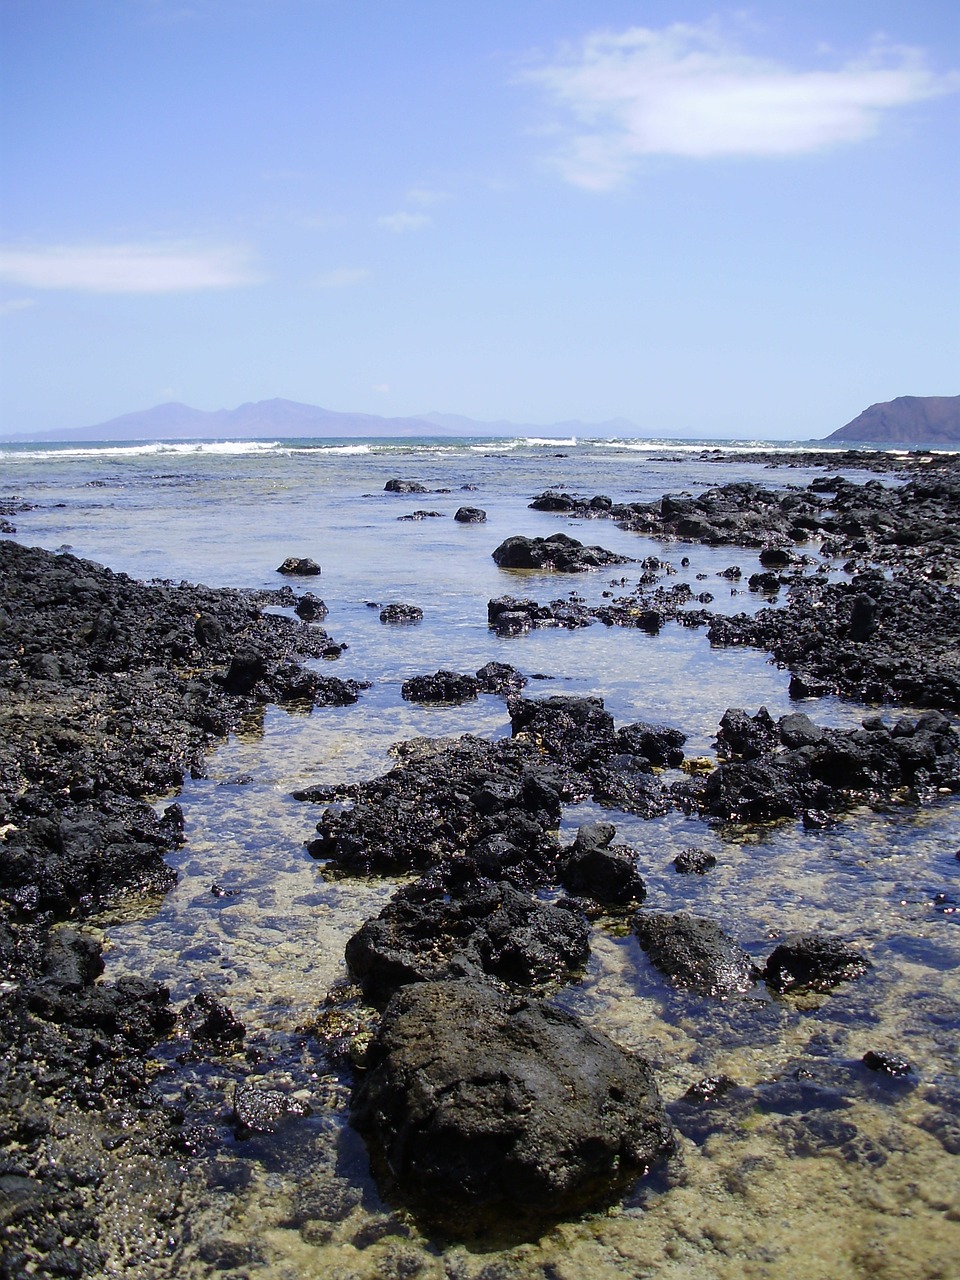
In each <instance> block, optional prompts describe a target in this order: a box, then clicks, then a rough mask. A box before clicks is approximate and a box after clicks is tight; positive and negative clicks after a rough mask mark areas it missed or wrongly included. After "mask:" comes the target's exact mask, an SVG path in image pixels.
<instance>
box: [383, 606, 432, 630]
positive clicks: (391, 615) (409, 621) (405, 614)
mask: <svg viewBox="0 0 960 1280" xmlns="http://www.w3.org/2000/svg"><path fill="white" fill-rule="evenodd" d="M380 621H381V622H383V623H387V624H388V625H394V626H397V625H399V626H410V625H413V624H415V623H417V622H422V621H423V610H422V609H421V608H420V606H419V605H416V604H405V603H404V602H403V601H399V600H398V601H395V602H392V603H391V604H385V605H384V606H383V608H382V609H381V610H380Z"/></svg>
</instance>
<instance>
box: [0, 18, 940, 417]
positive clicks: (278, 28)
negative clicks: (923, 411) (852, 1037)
mask: <svg viewBox="0 0 960 1280" xmlns="http://www.w3.org/2000/svg"><path fill="white" fill-rule="evenodd" d="M0 60H2V61H0V166H2V174H3V176H2V179H0V181H2V193H0V432H3V433H13V432H31V431H37V432H39V431H50V430H55V429H57V430H58V429H65V430H66V429H70V428H76V427H82V426H88V425H92V424H95V423H99V422H103V421H105V420H107V419H109V418H112V417H115V416H118V415H120V414H123V413H127V412H132V411H136V410H141V409H147V408H149V407H151V406H153V405H156V404H159V403H163V402H165V401H170V400H176V401H182V402H185V403H187V404H190V405H192V406H193V407H195V408H198V409H220V408H233V407H235V406H236V405H239V404H241V403H244V402H247V401H255V400H264V399H270V398H272V397H274V396H279V397H283V398H286V399H291V400H298V401H302V402H304V403H308V404H315V405H321V406H323V407H325V408H328V409H337V410H344V411H357V412H365V413H377V414H383V415H385V416H403V415H416V414H419V413H424V412H428V411H431V410H432V411H441V412H444V413H456V414H464V415H467V416H469V417H471V418H475V419H480V420H487V421H490V420H494V421H496V420H501V419H507V420H509V421H512V422H516V423H525V424H533V425H541V426H549V425H550V424H552V423H557V422H565V421H569V420H572V419H579V420H581V421H583V422H587V423H599V422H605V421H608V420H611V419H616V418H624V419H627V420H628V421H630V422H632V423H634V424H635V425H636V427H637V430H638V431H639V433H641V434H645V435H655V436H675V435H690V436H705V437H714V438H730V437H732V438H739V439H746V438H759V439H808V438H817V437H821V436H823V435H826V434H828V433H829V432H830V431H833V430H834V429H836V428H837V427H839V426H842V425H843V424H844V423H845V422H847V421H849V420H850V419H851V418H853V417H855V416H856V415H857V414H858V413H859V412H860V411H861V410H862V409H864V408H866V407H867V406H868V405H869V404H872V403H874V402H877V401H883V400H889V399H892V398H894V397H895V396H898V395H956V394H957V393H960V213H958V211H960V180H958V175H960V6H958V5H957V3H956V0H913V2H912V3H910V4H909V5H908V4H906V3H903V0H896V2H894V0H829V2H828V0H761V2H759V3H755V4H753V5H745V6H739V7H724V6H722V5H714V4H711V3H704V2H702V0H686V2H685V3H684V2H683V0H681V2H680V3H678V2H677V0H670V3H661V2H660V0H633V2H627V0H590V2H589V3H586V2H585V0H481V2H480V3H477V0H473V2H472V3H467V0H0Z"/></svg>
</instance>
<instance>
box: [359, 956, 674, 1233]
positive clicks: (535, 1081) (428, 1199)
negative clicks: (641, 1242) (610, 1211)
mask: <svg viewBox="0 0 960 1280" xmlns="http://www.w3.org/2000/svg"><path fill="white" fill-rule="evenodd" d="M367 1067H368V1070H367V1072H366V1074H365V1076H364V1077H363V1079H362V1080H361V1083H360V1085H359V1088H358V1089H357V1090H356V1092H355V1094H354V1098H353V1106H352V1119H353V1123H354V1125H355V1126H356V1127H357V1128H358V1129H359V1130H360V1132H361V1133H362V1134H363V1136H364V1138H365V1139H366V1141H367V1144H368V1146H369V1147H370V1149H371V1152H372V1155H373V1158H374V1165H375V1168H377V1169H379V1171H380V1173H381V1176H382V1177H384V1178H388V1179H389V1181H390V1182H391V1183H393V1184H395V1185H394V1186H393V1187H391V1188H390V1189H391V1190H393V1191H395V1192H397V1193H399V1194H401V1195H402V1196H403V1198H404V1199H405V1200H407V1201H408V1202H409V1203H410V1205H411V1206H412V1207H413V1208H414V1210H415V1211H417V1212H418V1213H419V1214H420V1215H421V1216H422V1217H423V1218H425V1219H426V1220H427V1221H428V1222H429V1223H431V1224H435V1225H438V1226H440V1227H443V1228H446V1229H447V1230H452V1231H453V1232H455V1233H456V1234H457V1235H470V1234H473V1233H474V1232H476V1231H478V1230H482V1229H483V1228H484V1227H489V1226H498V1227H505V1226H507V1225H508V1224H516V1223H517V1222H518V1220H519V1221H520V1222H524V1221H526V1222H528V1223H531V1224H536V1223H538V1222H542V1221H544V1220H547V1221H551V1220H552V1221H556V1220H558V1219H561V1218H564V1217H568V1216H569V1215H571V1214H572V1213H577V1212H579V1211H581V1210H583V1209H586V1208H590V1207H592V1206H594V1205H596V1204H598V1203H601V1202H602V1201H603V1200H604V1199H606V1198H607V1197H609V1196H610V1195H611V1194H613V1193H614V1192H615V1191H616V1190H618V1189H619V1188H620V1187H622V1186H623V1185H624V1184H626V1183H627V1182H629V1181H631V1180H633V1179H634V1178H636V1177H637V1176H639V1175H641V1174H643V1173H645V1172H646V1171H647V1170H648V1169H649V1168H650V1167H651V1166H652V1165H654V1164H655V1163H657V1162H658V1161H659V1160H661V1159H663V1158H664V1157H665V1156H666V1154H668V1152H669V1150H670V1148H671V1142H672V1139H671V1132H670V1127H669V1124H668V1122H667V1120H666V1117H665V1115H664V1111H663V1108H662V1105H661V1102H660V1098H659V1095H658V1093H657V1088H656V1084H655V1082H654V1079H653V1073H652V1071H651V1070H650V1067H649V1065H648V1064H647V1063H646V1061H645V1060H644V1059H643V1058H641V1057H640V1056H639V1055H637V1054H627V1053H625V1052H624V1051H623V1050H622V1049H619V1048H618V1047H617V1046H616V1045H615V1044H613V1042H612V1041H610V1040H608V1039H607V1038H606V1037H604V1036H602V1035H601V1034H599V1033H597V1032H593V1031H590V1030H588V1029H587V1028H586V1027H585V1026H583V1025H582V1024H581V1023H580V1022H579V1021H578V1020H577V1019H576V1018H574V1017H572V1016H571V1015H570V1014H566V1013H562V1012H560V1011H559V1010H557V1009H553V1008H550V1007H549V1006H546V1005H543V1004H539V1003H537V1002H534V1001H530V1000H526V999H522V998H513V997H510V996H505V995H502V994H500V993H498V992H497V991H495V990H494V989H492V988H490V987H489V986H486V985H484V984H480V983H476V982H470V981H466V980H460V981H452V982H430V983H425V984H417V985H415V986H408V987H405V988H404V989H403V990H402V991H400V992H398V994H397V995H396V996H394V998H393V1000H392V1001H391V1002H390V1004H389V1005H388V1006H387V1009H386V1012H385V1014H384V1016H383V1020H382V1022H381V1025H380V1028H379V1030H378V1032H377V1034H376V1036H375V1038H374V1040H373V1043H372V1045H371V1048H370V1050H369V1052H368V1055H367Z"/></svg>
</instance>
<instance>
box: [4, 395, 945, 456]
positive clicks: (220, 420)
mask: <svg viewBox="0 0 960 1280" xmlns="http://www.w3.org/2000/svg"><path fill="white" fill-rule="evenodd" d="M654 434H655V433H653V432H650V431H643V430H641V428H640V427H638V426H637V425H636V424H635V423H633V422H629V421H627V419H626V418H613V419H611V420H610V421H607V422H580V421H578V420H571V421H567V422H555V423H552V424H551V425H550V426H546V427H545V426H538V425H535V424H531V423H521V422H506V421H499V422H481V421H478V420H477V419H475V418H465V417H463V416H462V415H460V414H456V413H422V414H419V415H417V416H416V417H412V418H385V417H381V416H380V415H379V414H375V413H340V412H338V411H336V410H334V409H322V408H320V407H319V406H318V405H313V404H300V403H298V402H297V401H296V400H281V399H275V400H258V401H256V402H252V403H248V404H242V405H240V406H239V407H238V408H236V409H214V410H211V411H207V410H205V409H192V408H191V407H190V406H189V405H187V404H178V403H176V402H170V403H169V404H158V405H156V406H155V407H154V408H152V409H144V410H143V411H142V412H140V413H125V414H123V415H122V416H121V417H119V418H111V419H110V421H109V422H100V423H97V424H96V425H94V426H91V427H72V428H70V429H67V430H62V431H56V430H54V431H38V432H31V433H23V434H19V435H17V434H12V433H6V434H2V435H0V440H6V441H11V442H12V441H22V442H29V441H41V440H63V441H71V440H77V441H79V440H106V441H119V440H262V439H288V440H289V439H294V440H296V439H313V438H320V439H325V438H326V439H329V438H330V437H346V438H348V439H350V438H356V437H361V438H367V439H370V438H373V437H380V438H387V439H389V438H390V437H401V438H403V437H406V438H411V437H414V436H449V437H454V436H528V437H529V436H533V437H542V438H549V439H553V438H564V437H569V436H577V437H581V438H585V437H586V438H590V437H593V438H597V437H599V438H601V439H602V438H608V437H612V438H614V439H617V438H622V437H646V438H650V437H651V436H654ZM663 435H666V436H669V437H670V438H673V439H676V438H680V437H684V438H687V439H703V438H705V437H704V436H702V435H701V434H700V433H697V432H693V431H685V432H677V431H675V430H673V431H666V432H664V433H663ZM825 442H827V443H831V442H836V443H838V444H854V443H864V444H903V445H914V446H916V445H956V444H960V396H900V397H898V399H896V400H889V401H886V402H885V403H883V404H873V405H871V406H870V408H869V409H865V410H864V411H863V413H861V414H860V415H859V416H858V417H856V418H854V419H853V421H852V422H848V423H847V424H846V426H843V427H840V429H839V430H837V431H834V432H833V433H832V435H829V436H827V437H826V438H825Z"/></svg>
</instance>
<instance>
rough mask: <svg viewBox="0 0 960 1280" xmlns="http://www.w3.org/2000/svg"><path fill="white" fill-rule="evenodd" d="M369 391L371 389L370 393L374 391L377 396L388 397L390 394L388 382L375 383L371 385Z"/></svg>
mask: <svg viewBox="0 0 960 1280" xmlns="http://www.w3.org/2000/svg"><path fill="white" fill-rule="evenodd" d="M370 389H371V391H376V393H377V394H378V395H381V396H386V395H389V394H390V383H389V382H375V383H374V384H373V386H372V387H371V388H370Z"/></svg>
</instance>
